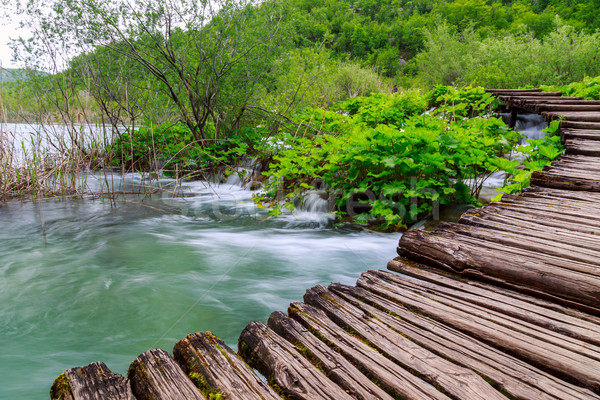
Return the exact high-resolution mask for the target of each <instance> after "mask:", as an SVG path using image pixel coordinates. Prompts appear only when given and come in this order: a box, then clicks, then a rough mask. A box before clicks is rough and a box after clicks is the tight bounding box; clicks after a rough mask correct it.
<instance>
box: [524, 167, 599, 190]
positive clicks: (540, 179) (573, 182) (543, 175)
mask: <svg viewBox="0 0 600 400" xmlns="http://www.w3.org/2000/svg"><path fill="white" fill-rule="evenodd" d="M531 184H532V185H536V186H543V187H548V188H556V189H566V190H577V191H587V192H600V180H592V179H586V178H584V177H579V176H561V175H557V174H552V173H550V172H548V171H535V172H534V173H533V174H531Z"/></svg>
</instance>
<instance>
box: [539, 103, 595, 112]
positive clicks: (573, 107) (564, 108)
mask: <svg viewBox="0 0 600 400" xmlns="http://www.w3.org/2000/svg"><path fill="white" fill-rule="evenodd" d="M543 111H547V112H553V113H558V114H560V113H563V112H572V111H583V112H591V111H600V104H540V105H539V106H538V112H543Z"/></svg>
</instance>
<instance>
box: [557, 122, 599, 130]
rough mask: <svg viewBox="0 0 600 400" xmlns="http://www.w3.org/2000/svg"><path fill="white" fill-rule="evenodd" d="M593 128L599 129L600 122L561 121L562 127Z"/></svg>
mask: <svg viewBox="0 0 600 400" xmlns="http://www.w3.org/2000/svg"><path fill="white" fill-rule="evenodd" d="M569 128H570V129H591V130H599V129H600V122H581V121H570V120H563V121H560V129H569Z"/></svg>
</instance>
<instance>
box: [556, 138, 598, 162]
mask: <svg viewBox="0 0 600 400" xmlns="http://www.w3.org/2000/svg"><path fill="white" fill-rule="evenodd" d="M599 140H600V139H599ZM565 147H566V154H569V155H572V154H579V155H584V156H593V157H600V141H596V140H585V139H581V138H576V139H568V140H566V141H565Z"/></svg>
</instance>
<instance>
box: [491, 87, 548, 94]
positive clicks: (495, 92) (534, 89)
mask: <svg viewBox="0 0 600 400" xmlns="http://www.w3.org/2000/svg"><path fill="white" fill-rule="evenodd" d="M485 91H486V93H493V94H498V93H531V92H541V91H542V89H539V88H531V89H485Z"/></svg>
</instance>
